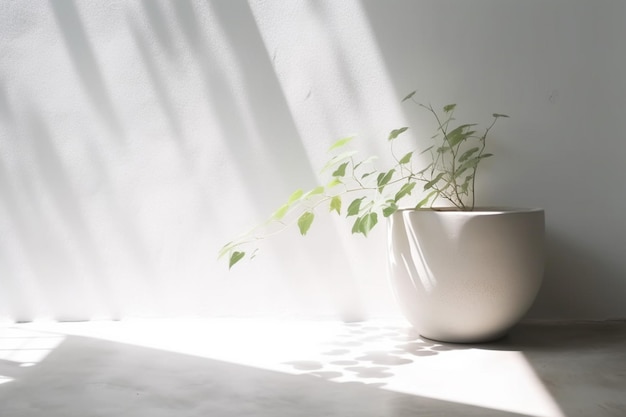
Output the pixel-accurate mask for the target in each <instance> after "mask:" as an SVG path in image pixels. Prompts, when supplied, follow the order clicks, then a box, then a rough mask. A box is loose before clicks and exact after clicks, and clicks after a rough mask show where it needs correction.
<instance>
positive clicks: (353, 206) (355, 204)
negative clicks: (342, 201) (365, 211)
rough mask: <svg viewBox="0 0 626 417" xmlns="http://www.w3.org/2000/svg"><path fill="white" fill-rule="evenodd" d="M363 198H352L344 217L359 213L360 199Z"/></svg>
mask: <svg viewBox="0 0 626 417" xmlns="http://www.w3.org/2000/svg"><path fill="white" fill-rule="evenodd" d="M364 198H365V197H361V198H357V199H355V200H353V201H352V203H350V205H349V206H348V214H346V217H350V216H356V215H357V214H359V210H360V208H361V201H363V199H364Z"/></svg>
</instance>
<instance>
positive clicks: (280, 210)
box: [272, 204, 291, 220]
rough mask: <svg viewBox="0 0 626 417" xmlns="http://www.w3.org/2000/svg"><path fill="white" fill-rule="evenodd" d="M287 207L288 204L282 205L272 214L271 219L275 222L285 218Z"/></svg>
mask: <svg viewBox="0 0 626 417" xmlns="http://www.w3.org/2000/svg"><path fill="white" fill-rule="evenodd" d="M289 207H291V205H290V204H283V205H282V206H280V207H279V208H278V210H276V211H275V212H274V214H272V218H273V219H276V220H280V219H282V218H283V217H285V214H287V212H288V211H289Z"/></svg>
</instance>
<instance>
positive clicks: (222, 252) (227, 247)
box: [217, 241, 237, 259]
mask: <svg viewBox="0 0 626 417" xmlns="http://www.w3.org/2000/svg"><path fill="white" fill-rule="evenodd" d="M236 245H237V244H236V243H235V242H234V241H230V242H228V243H227V244H225V245H224V246H222V249H220V251H219V252H218V253H217V259H221V258H222V257H223V256H224V255H226V254H227V253H228V252H230V250H231V249H232V248H234V247H235V246H236Z"/></svg>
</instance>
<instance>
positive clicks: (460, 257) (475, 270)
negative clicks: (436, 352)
mask: <svg viewBox="0 0 626 417" xmlns="http://www.w3.org/2000/svg"><path fill="white" fill-rule="evenodd" d="M544 223H545V222H544V212H543V210H541V209H475V210H474V211H453V210H445V209H443V210H431V209H419V210H413V209H407V210H398V211H397V212H396V213H394V214H393V215H391V216H390V220H389V229H388V238H389V268H390V279H391V285H392V287H393V290H394V293H395V295H396V298H397V300H398V302H399V304H400V308H401V310H402V312H403V313H404V315H405V316H406V318H407V319H408V320H409V321H410V322H411V324H412V325H413V326H414V327H415V328H416V330H417V331H418V332H419V334H420V335H422V336H423V337H426V338H429V339H434V340H440V341H446V342H454V343H476V342H486V341H490V340H495V339H498V338H500V337H502V336H504V335H505V334H506V332H507V331H508V330H509V329H510V328H511V327H512V326H514V325H515V324H516V323H517V322H518V321H519V320H520V319H521V318H522V316H523V315H524V314H525V313H526V312H527V311H528V309H529V308H530V306H531V305H532V303H533V301H534V299H535V297H536V295H537V292H538V291H539V287H540V286H541V281H542V279H543V270H544V256H545V255H544V245H545V243H544V241H545V238H544V235H545V225H544Z"/></svg>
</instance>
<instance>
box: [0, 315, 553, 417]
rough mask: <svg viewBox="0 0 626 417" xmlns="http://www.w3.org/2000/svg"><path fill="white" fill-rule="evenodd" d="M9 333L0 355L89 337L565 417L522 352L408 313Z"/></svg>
mask: <svg viewBox="0 0 626 417" xmlns="http://www.w3.org/2000/svg"><path fill="white" fill-rule="evenodd" d="M8 330H10V331H11V332H13V333H12V334H13V336H12V337H6V338H3V340H2V343H3V346H4V347H5V349H4V350H2V351H1V352H2V354H4V358H11V359H9V360H14V361H18V362H22V363H34V362H37V361H40V360H42V359H43V358H45V354H44V353H47V352H49V351H50V350H51V349H54V347H55V346H56V345H58V344H59V343H61V342H62V341H63V339H64V338H65V337H66V336H83V337H90V338H96V339H102V340H108V341H114V342H118V343H125V344H130V345H136V346H141V347H146V348H153V349H159V350H165V351H171V352H176V353H181V354H187V355H193V356H198V357H203V358H210V359H214V360H220V361H225V362H230V363H235V364H239V365H247V366H251V367H256V368H261V369H266V370H273V371H278V372H284V373H289V374H296V375H303V376H310V377H316V378H322V379H325V380H328V381H332V382H336V383H351V384H355V383H356V384H367V385H369V386H371V387H376V388H380V389H385V390H390V391H396V392H401V393H405V394H412V395H417V396H422V397H429V398H433V399H438V400H444V401H449V402H456V403H463V404H468V405H474V406H480V407H485V408H490V409H495V410H503V411H508V412H516V413H521V414H524V415H529V416H536V417H563V413H562V412H561V410H560V409H559V407H558V405H557V404H556V403H555V401H554V399H553V398H552V397H551V395H550V394H549V393H548V391H547V390H546V388H545V387H544V385H543V384H542V382H541V381H540V380H539V378H538V377H537V375H536V373H535V372H534V370H533V369H532V366H531V365H530V364H529V362H528V361H527V360H526V358H525V357H524V354H523V353H522V352H517V351H507V350H497V349H495V348H494V349H490V348H489V346H488V345H486V346H487V347H486V348H485V347H480V348H476V347H472V346H471V345H452V344H443V343H438V342H434V341H429V340H425V339H422V338H420V337H419V335H418V334H416V333H415V332H414V331H413V330H412V329H411V328H410V327H409V326H408V325H407V324H406V323H405V322H404V321H401V320H386V321H368V322H363V323H349V324H344V323H340V322H336V321H272V320H258V319H257V320H254V319H253V320H244V319H214V320H199V319H198V320H132V321H121V322H106V321H103V322H82V323H57V324H46V325H36V324H32V325H20V326H19V328H14V329H8ZM4 334H5V335H6V334H7V332H5V333H4ZM8 334H11V333H8ZM37 354H39V356H37Z"/></svg>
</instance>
